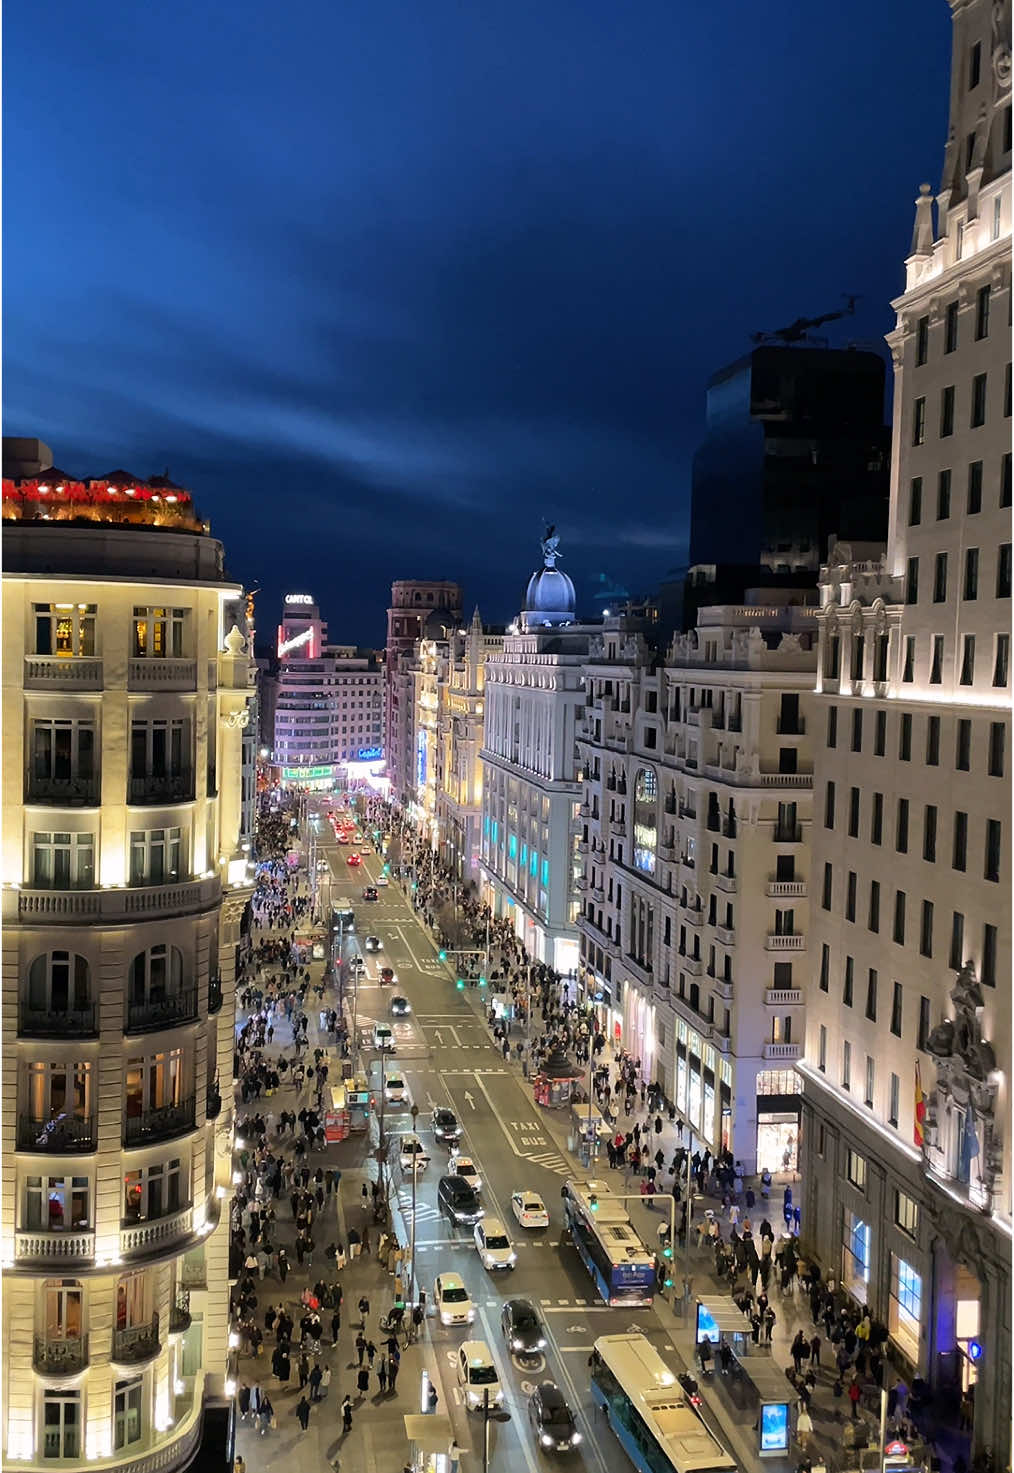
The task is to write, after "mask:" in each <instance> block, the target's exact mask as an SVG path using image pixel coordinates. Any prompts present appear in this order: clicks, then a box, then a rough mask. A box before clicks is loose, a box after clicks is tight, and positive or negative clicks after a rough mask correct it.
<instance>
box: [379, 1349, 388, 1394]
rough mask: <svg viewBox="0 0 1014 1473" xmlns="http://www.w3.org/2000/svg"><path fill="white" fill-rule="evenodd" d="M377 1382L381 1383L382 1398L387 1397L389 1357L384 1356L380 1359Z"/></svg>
mask: <svg viewBox="0 0 1014 1473" xmlns="http://www.w3.org/2000/svg"><path fill="white" fill-rule="evenodd" d="M377 1380H378V1381H379V1382H380V1394H381V1396H386V1395H387V1356H386V1355H382V1356H381V1357H380V1364H379V1365H378V1366H377Z"/></svg>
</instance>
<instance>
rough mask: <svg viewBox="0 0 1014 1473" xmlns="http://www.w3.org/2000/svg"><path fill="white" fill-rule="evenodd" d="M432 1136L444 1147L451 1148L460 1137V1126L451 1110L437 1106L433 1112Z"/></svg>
mask: <svg viewBox="0 0 1014 1473" xmlns="http://www.w3.org/2000/svg"><path fill="white" fill-rule="evenodd" d="M433 1134H434V1135H435V1136H436V1138H437V1140H438V1141H441V1142H442V1143H443V1144H444V1145H445V1146H453V1145H454V1143H455V1142H456V1141H457V1140H459V1139H460V1137H461V1126H460V1125H459V1124H458V1117H457V1115H455V1113H454V1111H453V1110H447V1109H445V1108H444V1107H443V1106H442V1105H438V1106H437V1108H436V1109H435V1110H434V1111H433Z"/></svg>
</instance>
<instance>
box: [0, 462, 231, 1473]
mask: <svg viewBox="0 0 1014 1473" xmlns="http://www.w3.org/2000/svg"><path fill="white" fill-rule="evenodd" d="M41 459H42V460H43V461H44V462H45V464H46V466H47V467H49V468H48V469H44V470H42V471H41V472H40V474H39V475H38V476H35V477H31V478H29V479H21V480H17V481H14V480H11V481H8V480H5V481H4V485H3V509H4V523H3V530H4V539H3V540H4V574H3V742H4V767H3V841H2V842H3V892H2V898H3V923H4V924H3V994H2V1038H3V1064H4V1083H3V1102H4V1109H3V1115H2V1122H0V1139H2V1146H3V1162H4V1171H5V1191H4V1193H3V1207H2V1220H0V1242H2V1260H3V1289H4V1315H3V1328H2V1332H0V1334H2V1356H3V1365H4V1377H3V1391H2V1410H0V1419H2V1441H3V1455H4V1461H5V1466H6V1467H8V1468H11V1467H20V1468H26V1469H31V1468H38V1469H42V1468H46V1467H52V1466H53V1465H54V1464H60V1463H62V1464H64V1465H73V1466H83V1465H84V1464H86V1463H87V1464H88V1466H90V1467H93V1468H99V1469H102V1468H110V1469H112V1468H115V1469H117V1470H121V1469H129V1470H138V1473H140V1470H142V1469H150V1468H153V1467H157V1468H159V1469H169V1470H171V1469H174V1468H182V1467H183V1466H185V1464H186V1463H187V1462H188V1461H189V1460H190V1459H191V1457H192V1456H193V1453H194V1450H195V1448H196V1446H197V1443H198V1441H199V1439H200V1437H201V1431H202V1412H203V1411H204V1410H205V1409H206V1408H207V1407H208V1406H209V1404H212V1403H215V1402H223V1400H224V1398H226V1397H228V1396H229V1395H230V1394H231V1388H230V1387H229V1386H228V1384H227V1380H226V1367H227V1360H228V1345H227V1340H228V1296H229V1288H228V1278H229V1224H228V1220H227V1215H226V1214H225V1213H224V1212H223V1211H222V1207H223V1199H224V1198H225V1197H226V1194H227V1193H228V1192H229V1191H230V1190H231V1187H230V1182H231V1138H232V1103H231V1095H232V1089H231V1081H232V1067H233V1022H234V1012H235V986H234V980H235V964H236V953H237V948H238V946H239V944H240V941H241V918H242V916H243V913H244V911H245V909H246V906H247V903H248V900H249V897H250V894H251V884H250V881H249V864H248V853H249V851H248V849H246V847H245V845H246V843H247V841H246V840H245V839H244V838H243V823H244V820H243V798H242V783H241V773H242V762H243V738H244V732H245V728H246V726H247V724H248V719H249V711H248V702H249V696H250V683H249V668H250V658H249V654H248V646H247V643H246V641H245V639H244V637H243V634H242V632H241V631H242V627H243V626H244V625H245V619H244V610H243V600H242V590H241V589H240V588H239V587H238V586H237V585H236V584H234V583H232V582H230V581H229V580H228V579H227V577H226V575H225V572H224V562H223V550H222V545H221V543H219V542H217V541H215V540H214V539H213V538H212V537H211V536H210V535H209V533H208V529H207V526H206V524H203V523H202V522H201V521H200V520H199V519H198V518H197V517H196V515H195V513H194V511H193V506H192V503H191V502H190V498H189V496H188V495H187V493H186V492H184V491H183V490H182V489H181V488H179V487H174V486H171V484H170V483H168V482H167V481H166V480H165V479H156V480H152V481H148V482H145V481H141V480H139V479H137V478H136V477H133V476H130V475H129V474H128V473H126V472H116V473H114V474H113V475H111V476H108V477H105V478H103V479H102V480H100V481H91V482H81V481H77V480H75V479H74V478H72V477H70V476H67V475H65V474H63V473H62V472H60V471H58V470H55V469H52V467H51V461H50V459H49V457H46V456H41ZM142 570H143V571H142ZM224 1453H225V1450H224V1448H223V1449H222V1455H223V1456H224Z"/></svg>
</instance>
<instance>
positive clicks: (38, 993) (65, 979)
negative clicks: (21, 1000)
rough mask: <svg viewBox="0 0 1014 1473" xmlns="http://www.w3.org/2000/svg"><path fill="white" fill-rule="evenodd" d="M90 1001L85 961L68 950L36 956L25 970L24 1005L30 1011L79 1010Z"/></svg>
mask: <svg viewBox="0 0 1014 1473" xmlns="http://www.w3.org/2000/svg"><path fill="white" fill-rule="evenodd" d="M90 1001H91V995H90V987H89V981H88V963H87V961H86V960H85V958H84V957H83V956H78V955H76V953H73V952H69V951H50V952H47V953H45V954H44V955H42V956H37V957H36V958H35V959H34V961H33V962H32V964H31V966H30V967H29V969H28V1007H29V1009H30V1011H31V1012H33V1013H68V1012H80V1011H83V1010H84V1009H85V1008H87V1007H88V1006H89V1004H90Z"/></svg>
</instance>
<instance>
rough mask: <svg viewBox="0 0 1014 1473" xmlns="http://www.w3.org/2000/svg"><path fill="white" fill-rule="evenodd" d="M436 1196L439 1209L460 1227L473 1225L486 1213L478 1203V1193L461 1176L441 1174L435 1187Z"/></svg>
mask: <svg viewBox="0 0 1014 1473" xmlns="http://www.w3.org/2000/svg"><path fill="white" fill-rule="evenodd" d="M437 1198H438V1200H439V1202H440V1210H441V1211H442V1212H445V1213H446V1214H447V1216H448V1217H449V1218H450V1219H451V1222H453V1223H456V1224H461V1226H462V1227H473V1226H474V1225H475V1223H477V1222H479V1221H481V1219H482V1218H483V1217H485V1215H486V1214H485V1212H484V1211H483V1209H482V1207H481V1206H480V1205H479V1196H478V1193H477V1192H475V1191H474V1190H473V1188H472V1187H470V1186H469V1184H468V1182H467V1181H466V1180H465V1178H464V1177H463V1176H442V1177H441V1178H440V1185H439V1187H438V1188H437Z"/></svg>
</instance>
